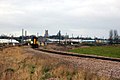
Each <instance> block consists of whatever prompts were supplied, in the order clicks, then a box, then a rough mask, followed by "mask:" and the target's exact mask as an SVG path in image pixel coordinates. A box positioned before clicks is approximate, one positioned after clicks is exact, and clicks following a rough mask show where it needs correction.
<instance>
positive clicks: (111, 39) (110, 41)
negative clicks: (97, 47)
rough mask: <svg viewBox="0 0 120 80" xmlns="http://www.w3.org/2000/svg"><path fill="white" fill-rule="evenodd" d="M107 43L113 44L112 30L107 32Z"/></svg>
mask: <svg viewBox="0 0 120 80" xmlns="http://www.w3.org/2000/svg"><path fill="white" fill-rule="evenodd" d="M109 43H110V44H113V30H110V32H109Z"/></svg>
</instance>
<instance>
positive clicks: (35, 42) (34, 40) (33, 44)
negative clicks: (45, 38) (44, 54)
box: [31, 36, 39, 48]
mask: <svg viewBox="0 0 120 80" xmlns="http://www.w3.org/2000/svg"><path fill="white" fill-rule="evenodd" d="M31 47H32V48H38V47H39V45H38V38H37V37H36V36H33V37H32V39H31Z"/></svg>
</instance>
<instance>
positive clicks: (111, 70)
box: [25, 48, 120, 79]
mask: <svg viewBox="0 0 120 80" xmlns="http://www.w3.org/2000/svg"><path fill="white" fill-rule="evenodd" d="M25 51H27V52H30V53H31V54H32V55H40V56H41V55H46V56H50V57H53V58H57V59H59V60H63V61H69V62H70V63H72V64H74V65H75V66H76V67H80V68H84V69H86V70H89V71H91V72H93V73H97V75H99V76H103V75H104V76H108V77H114V78H119V79H120V62H114V61H106V60H99V59H91V58H79V57H71V56H65V55H58V54H52V53H47V52H42V51H37V50H33V49H31V48H25Z"/></svg>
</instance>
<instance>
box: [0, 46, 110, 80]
mask: <svg viewBox="0 0 120 80" xmlns="http://www.w3.org/2000/svg"><path fill="white" fill-rule="evenodd" d="M31 53H32V52H31ZM31 53H29V52H25V51H24V50H23V49H22V48H20V47H13V48H6V49H4V50H3V51H1V52H0V80H111V79H109V78H108V77H105V76H102V77H100V76H98V75H97V73H90V72H89V71H88V70H83V69H82V68H77V67H75V66H74V65H73V64H71V63H69V62H67V61H61V60H58V59H55V58H51V57H50V56H47V55H41V56H39V55H37V54H36V55H33V54H31Z"/></svg>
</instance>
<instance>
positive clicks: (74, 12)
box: [0, 0, 120, 38]
mask: <svg viewBox="0 0 120 80" xmlns="http://www.w3.org/2000/svg"><path fill="white" fill-rule="evenodd" d="M119 4H120V0H0V34H5V35H14V36H18V35H21V34H22V29H25V30H27V31H28V34H29V35H31V34H36V33H39V35H44V32H45V30H48V32H49V35H52V34H57V33H58V31H59V30H61V33H62V34H68V35H70V36H72V34H73V36H84V37H101V38H103V37H105V38H108V37H109V31H110V30H111V29H116V30H117V31H118V34H120V5H119Z"/></svg>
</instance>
